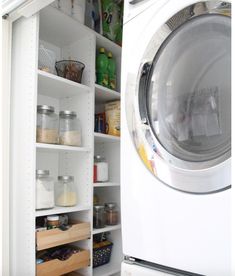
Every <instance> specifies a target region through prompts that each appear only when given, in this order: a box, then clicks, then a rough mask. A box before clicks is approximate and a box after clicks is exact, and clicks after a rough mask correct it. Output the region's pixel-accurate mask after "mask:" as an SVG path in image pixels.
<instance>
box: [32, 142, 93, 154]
mask: <svg viewBox="0 0 235 276" xmlns="http://www.w3.org/2000/svg"><path fill="white" fill-rule="evenodd" d="M36 148H37V149H38V150H40V151H45V152H48V151H58V152H59V151H72V152H89V151H90V150H89V148H85V147H72V146H62V145H54V144H43V143H36Z"/></svg>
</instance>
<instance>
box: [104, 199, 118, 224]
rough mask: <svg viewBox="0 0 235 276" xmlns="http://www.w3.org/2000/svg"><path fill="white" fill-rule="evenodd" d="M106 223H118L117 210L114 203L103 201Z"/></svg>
mask: <svg viewBox="0 0 235 276" xmlns="http://www.w3.org/2000/svg"><path fill="white" fill-rule="evenodd" d="M105 212H106V225H116V224H118V211H117V210H116V204H115V203H105Z"/></svg>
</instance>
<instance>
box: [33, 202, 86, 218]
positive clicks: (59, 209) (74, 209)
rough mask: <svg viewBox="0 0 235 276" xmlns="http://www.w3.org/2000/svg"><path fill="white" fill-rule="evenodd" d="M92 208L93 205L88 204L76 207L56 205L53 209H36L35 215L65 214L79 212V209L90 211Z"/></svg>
mask: <svg viewBox="0 0 235 276" xmlns="http://www.w3.org/2000/svg"><path fill="white" fill-rule="evenodd" d="M90 209H91V206H88V205H77V206H74V207H57V206H56V207H55V208H53V209H48V210H36V213H35V216H36V217H41V216H49V215H55V214H64V213H73V212H79V211H88V210H90Z"/></svg>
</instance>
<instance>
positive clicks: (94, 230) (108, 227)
mask: <svg viewBox="0 0 235 276" xmlns="http://www.w3.org/2000/svg"><path fill="white" fill-rule="evenodd" d="M120 229H121V224H118V225H112V226H106V227H104V228H100V229H93V231H92V234H93V235H95V234H100V233H104V232H110V231H115V230H120Z"/></svg>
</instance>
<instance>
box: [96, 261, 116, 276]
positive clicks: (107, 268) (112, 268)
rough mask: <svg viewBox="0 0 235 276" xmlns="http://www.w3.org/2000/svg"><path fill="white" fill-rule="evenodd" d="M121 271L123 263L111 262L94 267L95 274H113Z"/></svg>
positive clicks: (100, 275) (109, 275) (98, 275)
mask: <svg viewBox="0 0 235 276" xmlns="http://www.w3.org/2000/svg"><path fill="white" fill-rule="evenodd" d="M120 271H121V263H113V262H110V263H108V264H106V265H102V266H99V267H96V268H94V269H93V276H111V275H113V274H115V273H118V272H120Z"/></svg>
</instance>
